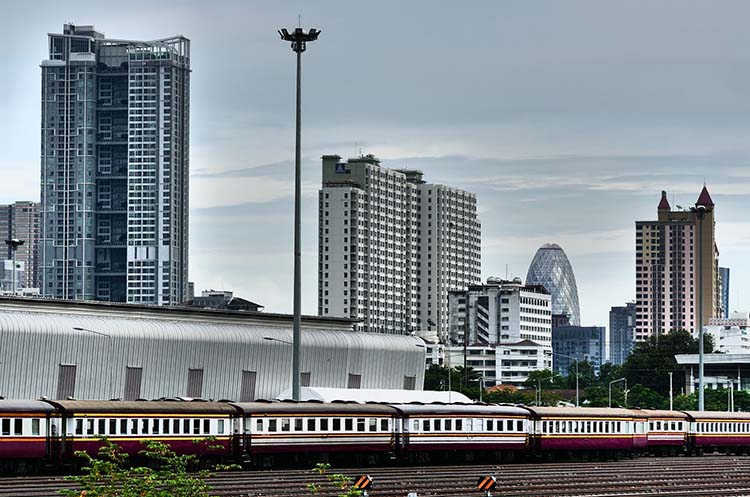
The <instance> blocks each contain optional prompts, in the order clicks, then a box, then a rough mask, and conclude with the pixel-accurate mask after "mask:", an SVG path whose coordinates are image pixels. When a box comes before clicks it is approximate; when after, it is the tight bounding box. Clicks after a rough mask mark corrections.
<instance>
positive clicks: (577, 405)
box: [576, 359, 579, 407]
mask: <svg viewBox="0 0 750 497" xmlns="http://www.w3.org/2000/svg"><path fill="white" fill-rule="evenodd" d="M576 407H579V403H578V359H576Z"/></svg>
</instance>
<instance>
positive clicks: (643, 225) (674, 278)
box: [635, 186, 721, 341]
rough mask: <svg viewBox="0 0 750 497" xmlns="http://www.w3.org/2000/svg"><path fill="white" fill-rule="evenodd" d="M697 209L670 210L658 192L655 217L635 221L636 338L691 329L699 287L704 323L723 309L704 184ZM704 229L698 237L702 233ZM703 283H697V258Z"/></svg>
mask: <svg viewBox="0 0 750 497" xmlns="http://www.w3.org/2000/svg"><path fill="white" fill-rule="evenodd" d="M695 206H696V208H699V207H700V208H701V209H705V212H706V213H705V214H704V217H703V220H702V221H701V220H700V219H699V218H698V215H697V214H696V212H694V211H691V210H672V208H671V206H670V205H669V201H668V200H667V194H666V192H662V196H661V201H660V202H659V206H658V220H657V221H636V223H635V237H636V238H635V250H636V263H635V264H636V268H635V269H636V330H635V338H636V340H638V341H640V340H646V339H647V338H648V337H649V336H653V335H656V336H658V335H661V334H664V333H669V332H670V331H672V330H679V329H684V330H690V331H694V330H696V329H697V326H698V303H699V292H700V293H701V294H702V295H703V323H702V325H706V324H708V321H709V319H711V318H713V317H718V316H719V312H720V309H721V292H720V287H721V285H720V284H719V251H718V248H717V247H716V239H715V236H714V228H715V221H714V203H713V201H712V200H711V196H710V195H709V193H708V189H707V188H706V187H705V186H704V187H703V190H702V191H701V193H700V195H699V197H698V200H697V201H696V203H695ZM701 234H702V236H701ZM700 260H702V261H703V286H702V288H698V286H699V283H698V280H699V273H698V271H699V261H700Z"/></svg>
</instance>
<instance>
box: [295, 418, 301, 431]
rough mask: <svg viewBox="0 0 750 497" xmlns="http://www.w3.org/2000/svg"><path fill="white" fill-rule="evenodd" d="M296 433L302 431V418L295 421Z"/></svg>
mask: <svg viewBox="0 0 750 497" xmlns="http://www.w3.org/2000/svg"><path fill="white" fill-rule="evenodd" d="M294 431H302V418H297V419H295V420H294Z"/></svg>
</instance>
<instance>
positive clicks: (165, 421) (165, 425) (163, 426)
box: [161, 419, 223, 435]
mask: <svg viewBox="0 0 750 497" xmlns="http://www.w3.org/2000/svg"><path fill="white" fill-rule="evenodd" d="M222 423H223V421H222ZM161 432H162V433H164V434H165V435H169V420H168V419H163V420H162V422H161Z"/></svg>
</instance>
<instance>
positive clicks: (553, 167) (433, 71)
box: [0, 2, 750, 325]
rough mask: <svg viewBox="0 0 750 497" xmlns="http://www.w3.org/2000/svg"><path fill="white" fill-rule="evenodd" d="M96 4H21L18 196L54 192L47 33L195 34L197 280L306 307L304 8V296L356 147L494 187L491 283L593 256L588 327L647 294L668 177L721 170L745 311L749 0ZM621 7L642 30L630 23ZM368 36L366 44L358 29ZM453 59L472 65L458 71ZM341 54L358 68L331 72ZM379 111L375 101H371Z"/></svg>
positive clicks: (3, 162)
mask: <svg viewBox="0 0 750 497" xmlns="http://www.w3.org/2000/svg"><path fill="white" fill-rule="evenodd" d="M136 3H137V2H136ZM83 5H84V4H83V3H74V4H73V6H61V7H57V6H52V5H48V6H47V8H44V9H43V8H42V7H38V8H39V12H38V14H39V15H36V16H34V17H33V19H28V20H27V19H25V18H23V21H21V19H22V18H21V9H20V8H18V7H16V6H8V7H6V10H8V12H9V20H10V21H11V22H10V24H9V27H8V28H7V30H6V34H7V36H8V37H9V38H8V39H9V41H10V43H7V44H6V48H4V49H3V50H6V52H3V54H4V55H7V57H6V59H5V60H7V61H8V62H7V64H6V66H5V68H6V71H7V74H6V71H3V72H2V73H0V89H3V91H2V92H0V94H2V95H3V97H2V100H0V111H2V113H3V114H4V115H7V116H10V119H8V120H7V122H5V123H3V124H0V132H2V133H0V135H2V136H4V137H5V138H4V142H3V145H4V147H5V150H6V153H5V154H4V156H3V157H2V158H0V173H2V174H3V175H4V177H5V178H6V181H4V182H3V183H4V184H3V185H2V186H0V202H3V203H10V202H13V201H16V200H38V199H39V193H38V150H39V148H38V143H39V142H38V140H39V136H38V113H39V112H38V111H39V102H38V99H39V81H38V74H39V73H38V71H39V69H38V66H37V64H38V61H39V60H40V59H41V58H42V57H43V56H44V50H45V47H44V34H45V33H47V32H52V31H55V30H57V29H59V26H60V24H61V23H62V22H65V21H73V22H78V23H81V24H87V23H92V24H95V25H96V26H97V27H98V28H99V29H102V30H104V31H106V32H107V34H108V36H111V37H115V38H116V37H134V38H135V37H137V38H141V39H152V38H157V37H159V36H162V35H164V34H172V33H175V34H177V33H179V34H184V35H185V36H187V37H189V38H191V39H192V40H193V42H194V52H193V66H194V69H195V68H196V67H200V71H199V70H196V72H195V74H194V76H195V79H194V80H193V98H192V100H193V109H192V111H193V121H194V123H196V124H194V126H193V130H192V136H191V139H192V143H191V155H192V156H191V162H192V163H193V164H192V166H193V169H192V177H191V182H192V185H191V197H192V198H191V200H192V201H193V202H192V204H193V205H194V206H195V207H194V209H193V210H192V212H191V270H190V274H191V279H192V280H194V281H195V282H196V284H197V285H198V290H200V289H202V287H205V288H210V287H215V288H219V287H221V286H223V287H225V288H227V289H231V290H233V291H235V293H236V294H237V295H240V296H242V297H245V298H248V299H250V300H253V301H257V302H259V303H260V304H263V305H265V306H266V308H267V309H268V310H269V311H277V312H285V311H289V310H291V302H290V299H289V296H290V294H291V263H290V261H291V230H292V224H291V219H292V208H291V191H292V183H291V173H292V169H291V164H292V158H293V157H292V145H293V110H292V106H293V99H292V96H293V94H292V91H293V86H292V85H293V65H292V64H291V63H290V61H289V60H288V57H286V55H287V54H286V51H287V47H284V46H282V45H280V44H278V40H277V39H276V34H275V29H277V28H278V27H283V26H286V25H292V24H294V23H295V22H296V20H297V14H298V13H301V14H302V20H303V24H304V25H307V26H312V27H317V28H319V29H322V30H323V32H324V37H322V38H321V41H320V42H319V46H316V50H315V51H311V52H310V53H309V54H308V55H306V60H305V79H304V81H303V84H304V85H305V89H304V92H305V93H304V99H303V130H304V131H303V154H304V156H303V157H304V162H303V179H304V187H305V188H304V195H305V198H304V204H303V208H304V211H303V216H304V218H305V225H304V228H303V254H304V261H303V265H304V272H303V282H304V288H303V311H304V312H305V313H309V314H314V313H315V307H316V303H317V302H316V300H317V299H316V297H317V292H316V286H317V278H316V261H317V244H316V239H317V223H316V218H317V209H316V203H317V188H318V185H319V184H320V174H319V160H320V159H319V157H320V156H321V155H324V154H326V153H334V152H337V151H340V150H345V149H346V148H349V149H350V150H351V151H352V153H351V154H350V155H358V150H359V148H361V149H362V151H363V152H364V153H373V154H375V155H376V156H378V157H380V158H381V159H382V160H383V165H384V166H385V167H389V168H399V167H409V168H417V169H421V170H423V171H424V172H425V174H426V175H428V176H430V177H431V178H433V179H434V181H435V182H439V183H445V184H451V185H456V186H457V187H460V188H464V189H467V190H469V191H472V192H475V193H477V198H478V205H479V216H480V218H481V219H482V221H483V237H482V238H483V247H482V248H483V250H482V252H483V254H482V269H483V271H482V280H486V278H487V277H488V276H504V275H505V274H506V270H505V268H506V264H507V265H508V267H509V270H508V273H509V274H510V275H520V276H523V275H524V274H525V273H526V270H527V268H528V265H529V262H530V261H531V258H532V257H533V255H534V252H535V250H536V248H538V247H539V246H540V245H542V244H543V243H558V244H559V245H561V246H562V247H563V248H564V249H565V251H566V253H567V255H568V257H569V258H570V260H571V263H572V265H573V267H574V268H575V270H576V276H577V280H578V286H579V294H580V301H581V313H582V315H583V316H584V321H585V322H584V323H583V324H585V325H606V323H607V315H608V312H609V309H610V307H611V306H613V305H622V303H623V302H626V301H629V300H632V299H634V298H635V289H634V285H633V280H634V259H635V256H634V253H633V246H634V233H633V226H634V222H635V220H637V219H647V218H649V217H650V216H651V215H652V212H653V200H652V199H653V196H654V195H658V192H659V191H660V190H662V189H666V190H668V191H670V192H676V197H675V198H670V199H669V200H670V202H671V203H672V204H673V205H675V204H680V205H691V201H694V198H693V197H694V192H695V191H696V188H699V187H700V185H701V184H702V183H703V181H704V179H705V181H706V182H707V183H708V185H709V188H710V190H711V193H712V197H713V198H714V201H715V202H716V203H717V204H720V205H721V212H720V213H718V214H717V242H718V244H719V246H720V247H721V250H722V257H721V263H722V266H727V267H730V268H731V269H732V272H733V273H734V274H733V278H732V280H733V281H732V294H731V299H730V300H731V301H732V310H735V309H743V308H744V307H747V302H748V300H747V298H743V293H746V291H747V286H746V284H744V283H743V276H744V275H745V274H746V273H747V264H746V263H745V262H744V260H746V259H747V258H748V257H747V256H748V255H750V248H748V247H749V245H750V244H748V242H749V241H750V237H748V236H747V235H746V233H747V231H748V227H749V225H748V223H747V222H746V221H745V220H744V219H743V212H744V211H746V210H747V208H748V207H749V206H750V205H749V202H748V200H747V199H746V198H745V196H746V194H747V193H749V192H750V176H748V174H747V173H746V172H745V171H744V166H745V165H746V163H747V158H748V157H750V151H749V150H748V145H747V144H746V143H745V141H746V140H745V136H747V131H748V130H747V124H746V123H745V122H744V118H743V116H744V115H746V112H747V109H746V107H747V98H746V93H745V90H744V88H742V85H740V82H741V81H743V80H744V77H745V76H744V74H745V72H746V71H747V69H745V67H746V66H747V64H745V63H744V62H742V61H745V60H746V58H747V56H746V55H745V54H744V52H743V51H742V49H741V47H743V46H747V41H748V34H747V33H745V32H744V28H743V27H742V26H741V23H740V22H739V19H741V18H743V17H744V16H742V15H738V13H737V9H733V10H732V12H731V15H730V12H729V11H728V10H729V9H727V10H720V9H709V8H705V9H704V8H700V7H698V6H695V5H693V6H692V7H691V8H682V9H676V8H674V7H675V6H676V4H672V6H671V7H670V6H669V5H666V4H665V5H664V6H661V7H656V6H650V5H647V4H643V5H641V6H640V7H641V9H643V10H644V11H647V12H646V13H644V12H640V11H639V9H629V8H626V7H624V6H622V5H616V4H610V3H606V4H604V3H602V4H598V3H593V2H574V3H572V4H571V5H572V6H573V7H571V8H564V7H562V6H559V5H555V4H551V3H548V4H545V6H546V10H547V11H548V12H546V15H544V17H542V16H541V15H540V12H541V9H539V8H534V7H533V6H502V7H499V6H494V5H491V4H479V5H478V6H477V7H476V9H477V10H480V11H481V14H482V15H479V16H472V17H473V18H475V21H474V25H472V27H471V28H470V29H468V28H467V29H466V30H465V31H464V30H461V29H459V30H457V32H456V33H454V34H453V35H452V37H450V39H443V37H442V36H440V35H439V34H438V33H437V32H438V31H440V29H437V28H441V27H445V26H446V23H448V22H450V21H451V20H452V19H451V18H452V17H455V16H457V15H458V14H457V11H456V10H455V9H453V8H446V7H434V6H432V5H431V4H430V6H429V8H427V7H426V5H427V4H415V5H408V6H404V7H403V9H402V10H399V13H400V14H403V15H402V18H400V19H397V18H396V16H392V14H393V13H394V12H395V4H386V6H385V7H384V6H383V5H381V6H378V8H377V9H375V8H374V7H373V8H372V10H370V9H369V8H367V7H359V8H357V7H354V6H349V5H343V4H341V3H326V4H321V6H320V7H319V9H317V10H316V11H315V12H310V11H306V10H305V8H304V6H303V4H302V3H297V4H289V5H286V6H283V7H281V6H275V5H271V4H267V3H266V4H260V3H252V4H249V5H240V4H238V3H232V2H228V3H227V4H224V5H223V8H222V10H220V11H217V12H216V13H215V14H216V18H215V19H214V20H206V16H204V15H198V13H199V12H200V11H201V8H200V6H199V5H198V4H196V3H192V4H191V3H187V4H185V5H184V8H181V9H177V10H176V11H174V12H171V11H170V16H169V19H164V18H165V17H167V16H159V15H155V16H154V19H141V18H140V16H139V15H138V13H137V10H138V9H134V10H133V11H126V10H118V9H113V10H110V11H109V12H107V11H106V9H104V8H96V7H93V4H85V5H88V7H87V8H82V6H83ZM735 5H736V6H737V8H747V7H746V6H742V7H740V5H741V4H735ZM152 7H153V8H155V9H157V11H161V10H163V11H165V12H166V11H168V10H169V9H168V7H167V6H152ZM42 10H44V12H42ZM549 11H552V12H549ZM390 17H393V18H390ZM235 18H236V19H238V20H237V21H235V20H234V19H235ZM364 18H367V19H372V20H373V22H380V23H381V24H387V26H388V27H389V28H390V31H391V32H392V34H391V35H390V36H389V37H388V39H385V40H383V39H377V40H361V37H359V33H358V29H359V28H357V26H356V25H357V22H356V21H357V19H359V20H361V19H364ZM417 20H419V22H416V21H417ZM386 21H387V23H386ZM415 23H416V25H415ZM619 25H627V26H630V27H631V29H630V30H623V29H622V28H619V29H613V28H614V27H616V26H619ZM223 26H226V27H227V29H226V33H222V32H221V31H220V29H221V27H223ZM407 26H409V27H413V28H414V29H415V30H416V33H408V32H407ZM563 26H564V27H563ZM719 26H720V28H719ZM662 28H663V29H664V30H665V31H666V33H662V32H661V31H662ZM532 29H533V32H535V33H537V34H538V36H531V37H529V36H528V34H525V33H527V32H528V31H529V30H532ZM680 30H683V31H682V32H681V31H680ZM433 31H434V32H433ZM576 31H580V32H581V33H580V34H577V33H576ZM684 31H687V33H688V34H687V35H686V34H685V33H684ZM500 33H503V36H502V37H501V38H498V36H499V34H500ZM678 34H679V36H678ZM594 35H598V37H600V38H601V43H600V44H598V46H595V47H594V46H591V44H590V43H588V42H587V41H588V40H590V39H591V36H594ZM355 36H356V37H357V38H354V37H355ZM476 37H479V40H477V39H476ZM365 38H366V37H365ZM375 38H377V37H375ZM353 39H357V40H359V41H358V43H357V44H356V45H357V49H356V50H357V51H356V52H354V51H353V50H354V49H353V48H346V45H353V43H352V44H350V43H347V42H348V41H349V40H353ZM235 41H236V43H235ZM201 44H202V45H201ZM484 45H489V48H488V47H486V46H484ZM198 46H200V48H199V49H197V47H198ZM247 47H253V49H251V50H248V49H247ZM428 47H430V49H429V50H428ZM645 47H648V48H645ZM490 48H491V49H490ZM9 49H10V50H12V53H10V52H7V50H9ZM220 49H221V50H225V51H227V52H229V53H230V55H227V57H229V58H240V59H242V60H244V61H245V65H246V66H247V68H246V69H242V70H239V71H238V72H239V74H237V75H230V74H225V75H224V76H222V78H223V85H222V88H221V91H218V92H217V91H216V87H215V84H216V83H215V81H216V79H217V78H216V74H217V72H218V71H219V70H220V68H221V64H226V60H227V59H226V58H225V59H220V58H217V60H212V54H213V53H216V52H218V51H220ZM495 50H497V53H495ZM248 52H249V53H248ZM719 54H721V57H718V55H719ZM636 56H637V57H636ZM442 57H445V58H447V59H448V60H450V62H451V64H452V65H454V66H457V67H456V71H451V72H456V73H458V74H460V76H461V77H460V78H456V77H454V76H451V74H448V73H447V72H446V71H444V70H442V69H440V64H439V62H440V61H441V60H442V59H441V58H442ZM489 57H493V60H496V61H499V62H496V63H494V64H491V63H487V60H489ZM243 58H244V59H243ZM464 58H465V59H466V60H461V59H464ZM22 59H24V60H22ZM26 59H29V60H26ZM29 62H30V63H29ZM196 64H197V65H198V66H196ZM410 66H413V67H410ZM334 70H335V71H337V72H338V73H339V76H340V77H342V78H343V82H342V84H341V85H331V82H330V81H331V80H330V78H329V77H328V76H327V74H328V73H330V72H331V71H334ZM365 70H366V72H367V74H368V75H376V76H377V75H381V74H382V76H380V77H374V78H369V79H371V80H372V81H369V80H368V81H366V80H367V79H368V78H363V77H362V76H361V75H360V74H358V73H359V72H360V71H365ZM393 70H397V71H399V76H400V77H398V78H393ZM429 76H437V77H429ZM427 77H429V79H426V78H427ZM15 79H17V81H15ZM248 81H249V82H250V84H248ZM284 81H286V82H288V85H287V86H284V84H283V83H280V82H284ZM352 81H356V82H357V84H350V82H352ZM427 81H429V82H430V86H429V87H425V85H424V83H425V82H427ZM467 82H471V84H469V83H467ZM646 82H648V85H647V86H644V85H645V84H646ZM490 83H493V84H490ZM245 86H248V87H249V88H248V89H245ZM220 94H225V95H220ZM696 95H703V98H695V96H696ZM434 102H438V103H439V104H440V105H437V106H435V107H434V108H433V103H434ZM363 113H367V114H369V115H368V119H361V120H360V119H358V117H359V116H362V115H363ZM498 116H499V117H498ZM11 123H12V124H11ZM198 123H200V124H198ZM718 123H720V124H718ZM5 140H7V141H5ZM582 219H585V220H586V223H581V220H582ZM285 227H288V229H285ZM602 267H607V268H608V271H606V272H604V271H601V268H602ZM222 282H223V284H222ZM735 292H736V293H735ZM738 297H739V300H738Z"/></svg>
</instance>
